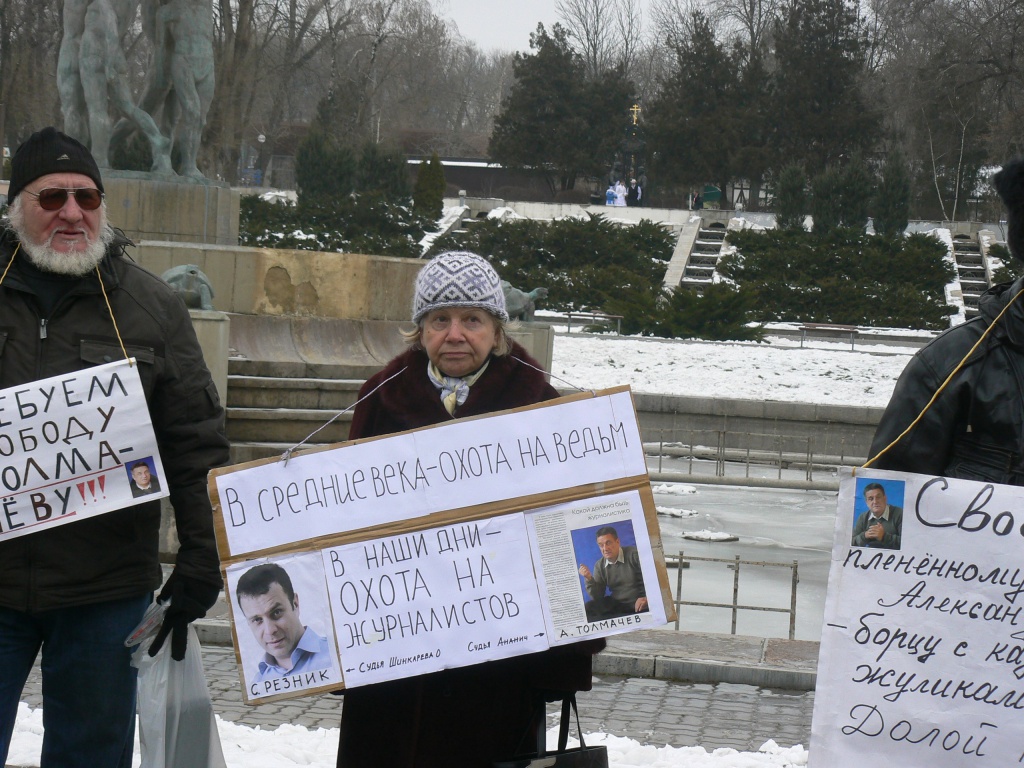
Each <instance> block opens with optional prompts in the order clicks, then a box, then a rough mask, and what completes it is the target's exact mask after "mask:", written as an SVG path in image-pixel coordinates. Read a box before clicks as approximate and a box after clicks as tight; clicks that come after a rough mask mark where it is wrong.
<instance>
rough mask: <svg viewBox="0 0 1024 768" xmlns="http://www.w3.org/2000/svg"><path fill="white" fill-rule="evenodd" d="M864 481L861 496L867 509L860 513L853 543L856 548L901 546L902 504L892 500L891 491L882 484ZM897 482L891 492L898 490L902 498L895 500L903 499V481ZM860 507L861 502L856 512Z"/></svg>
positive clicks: (894, 547) (896, 547)
mask: <svg viewBox="0 0 1024 768" xmlns="http://www.w3.org/2000/svg"><path fill="white" fill-rule="evenodd" d="M863 482H864V487H863V489H861V495H862V496H863V499H864V506H866V507H867V509H865V510H864V511H863V512H860V514H859V515H857V518H856V522H855V523H854V524H853V539H852V541H851V542H850V543H851V544H852V545H853V546H855V547H871V548H874V549H899V548H900V542H901V539H902V536H903V507H901V506H896V505H895V504H891V503H890V501H889V494H888V493H887V492H886V489H885V486H884V485H883V484H882V483H879V482H873V481H872V482H868V481H863ZM858 485H860V483H858ZM894 485H896V486H898V487H895V488H891V489H890V491H893V490H896V491H899V492H900V493H899V498H898V499H896V500H897V501H900V502H902V500H903V495H902V487H903V483H902V482H899V483H898V484H894ZM859 507H860V504H859V502H858V504H857V507H856V508H855V511H859Z"/></svg>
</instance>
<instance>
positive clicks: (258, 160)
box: [256, 133, 267, 187]
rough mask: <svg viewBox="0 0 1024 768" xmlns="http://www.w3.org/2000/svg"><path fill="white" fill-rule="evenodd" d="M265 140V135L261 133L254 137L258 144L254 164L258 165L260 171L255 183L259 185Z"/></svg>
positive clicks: (261, 179) (261, 183) (260, 185)
mask: <svg viewBox="0 0 1024 768" xmlns="http://www.w3.org/2000/svg"><path fill="white" fill-rule="evenodd" d="M266 140H267V137H266V136H265V135H264V134H262V133H261V134H260V135H259V136H257V137H256V141H257V142H258V143H259V145H260V147H259V152H258V154H257V155H256V165H257V166H258V168H259V172H260V177H259V180H258V184H257V186H259V187H262V186H263V144H264V143H265V142H266Z"/></svg>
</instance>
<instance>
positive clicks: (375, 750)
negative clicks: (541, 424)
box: [338, 251, 604, 768]
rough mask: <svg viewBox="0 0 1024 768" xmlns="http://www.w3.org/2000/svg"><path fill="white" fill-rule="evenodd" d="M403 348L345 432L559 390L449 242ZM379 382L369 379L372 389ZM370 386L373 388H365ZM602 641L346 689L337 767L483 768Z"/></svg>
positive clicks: (515, 749)
mask: <svg viewBox="0 0 1024 768" xmlns="http://www.w3.org/2000/svg"><path fill="white" fill-rule="evenodd" d="M412 319H413V322H415V323H416V328H415V330H413V331H412V332H410V333H408V334H406V338H407V340H408V341H409V342H410V348H409V349H408V350H406V351H405V352H403V353H402V354H400V355H398V357H396V358H395V359H393V360H392V361H391V362H390V363H388V364H387V366H386V367H385V368H384V370H383V371H381V372H380V373H378V374H377V375H376V376H374V377H372V378H371V379H369V380H368V381H367V382H366V384H365V385H363V388H362V390H361V391H360V393H359V397H360V399H361V400H362V398H363V397H365V396H367V394H368V393H371V392H372V394H370V395H369V396H368V397H367V399H366V400H362V401H361V402H360V403H359V405H358V406H356V410H355V414H354V416H353V419H352V428H351V432H350V436H351V438H352V439H356V438H362V437H372V436H376V435H384V434H389V433H392V432H400V431H403V430H407V429H415V428H417V427H424V426H427V425H429V424H437V423H440V422H445V421H448V420H450V419H455V418H460V417H463V416H475V415H478V414H482V413H490V412H492V411H499V410H504V409H507V408H518V407H520V406H524V405H530V404H533V403H538V402H541V401H543V400H550V399H552V398H555V397H558V393H557V392H556V391H555V389H554V388H553V387H552V386H551V385H550V384H548V382H547V381H546V380H545V376H544V373H543V371H542V370H541V368H540V364H539V363H538V362H537V361H536V360H534V359H533V358H531V357H530V356H529V354H528V353H527V352H526V350H525V349H523V348H522V347H521V346H520V345H519V344H517V343H516V342H514V341H512V340H511V339H510V338H509V337H508V335H507V334H506V331H505V324H506V323H507V322H508V313H507V311H506V309H505V295H504V293H503V292H502V289H501V280H500V278H499V277H498V275H497V273H496V272H495V271H494V269H493V268H492V267H491V266H490V264H488V263H487V261H486V260H484V259H483V258H481V257H480V256H477V255H476V254H473V253H467V252H460V251H454V252H448V253H442V254H441V255H439V256H437V257H436V258H434V259H433V260H432V261H430V262H428V263H427V264H426V265H425V266H424V267H423V269H421V270H420V273H419V275H418V276H417V278H416V295H415V297H414V299H413V306H412ZM378 387H379V389H378ZM374 390H376V391H374ZM603 647H604V641H588V642H585V643H578V644H576V645H571V646H562V647H559V648H557V649H552V650H548V651H544V652H542V653H534V654H529V655H526V656H517V657H514V658H510V659H503V660H500V661H491V662H487V663H484V664H476V665H473V666H469V667H460V668H457V669H450V670H445V671H443V672H436V673H433V674H429V675H421V676H419V677H413V678H406V679H402V680H393V681H390V682H385V683H379V684H376V685H370V686H365V687H360V688H354V689H352V690H349V691H345V706H344V708H343V710H342V717H341V739H340V742H339V745H338V765H339V766H345V767H346V768H359V767H360V766H370V765H377V766H388V767H389V768H391V767H393V766H445V768H490V766H491V765H492V763H493V762H494V761H495V760H498V759H501V758H508V757H510V756H512V755H514V754H518V753H522V752H528V751H530V749H532V748H533V747H534V745H535V744H536V733H537V729H538V728H544V722H543V720H542V718H539V717H538V716H537V715H538V702H541V701H543V700H544V699H545V698H546V699H548V700H555V699H561V698H562V697H563V695H565V694H568V693H571V692H575V691H579V690H589V689H590V678H591V656H592V654H594V653H596V652H597V651H599V650H601V648H603Z"/></svg>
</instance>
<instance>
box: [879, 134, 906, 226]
mask: <svg viewBox="0 0 1024 768" xmlns="http://www.w3.org/2000/svg"><path fill="white" fill-rule="evenodd" d="M874 207H875V216H874V222H875V233H876V234H879V235H884V236H886V237H899V236H900V235H902V234H903V232H904V231H905V230H906V228H907V224H908V223H909V219H910V174H909V173H908V171H907V163H906V161H905V160H904V159H903V155H902V154H901V153H900V152H899V150H894V151H892V152H890V153H889V154H888V156H887V157H886V158H885V165H883V166H882V179H881V181H880V182H879V184H878V192H877V194H876V196H875V206H874Z"/></svg>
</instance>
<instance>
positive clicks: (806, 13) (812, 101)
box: [772, 0, 879, 174]
mask: <svg viewBox="0 0 1024 768" xmlns="http://www.w3.org/2000/svg"><path fill="white" fill-rule="evenodd" d="M774 39H775V62H776V67H775V77H774V99H773V104H774V108H773V110H772V116H773V118H774V126H773V133H772V149H773V151H774V156H775V158H776V162H777V163H778V164H782V163H785V162H793V161H794V160H798V159H799V160H804V161H805V165H806V168H807V170H808V171H809V172H810V173H811V174H815V173H819V172H821V171H822V170H824V168H825V167H826V166H827V165H829V164H830V163H836V162H838V161H839V159H840V158H841V157H842V156H846V157H849V155H850V153H851V152H852V151H853V150H855V149H857V148H859V147H868V146H870V145H871V143H872V142H873V141H874V138H875V136H876V134H877V131H878V126H879V118H878V115H877V113H876V112H875V111H874V110H873V109H871V108H870V106H869V104H868V103H867V101H866V100H865V98H864V96H863V94H862V93H861V90H860V78H861V76H862V74H863V73H864V53H865V50H866V46H867V41H866V39H865V38H864V36H863V35H862V33H861V28H860V24H859V22H858V18H857V7H856V5H855V4H854V2H853V0H788V3H787V4H786V5H785V6H784V8H783V14H782V20H781V21H780V22H779V23H778V24H777V25H776V28H775V35H774Z"/></svg>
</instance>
